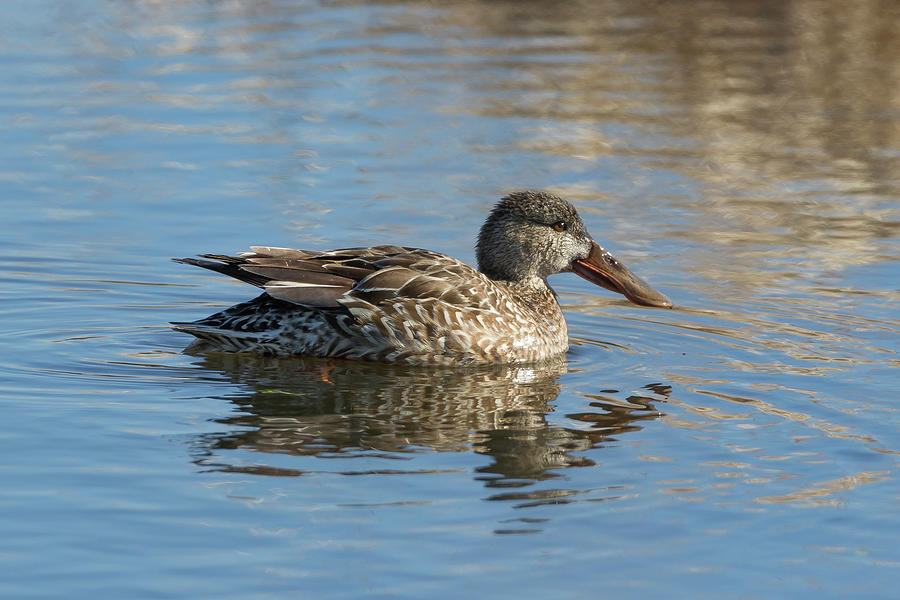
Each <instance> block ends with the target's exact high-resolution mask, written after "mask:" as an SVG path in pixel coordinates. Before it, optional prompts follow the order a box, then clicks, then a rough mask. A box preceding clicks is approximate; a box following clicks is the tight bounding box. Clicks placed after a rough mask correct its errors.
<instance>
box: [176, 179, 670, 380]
mask: <svg viewBox="0 0 900 600" xmlns="http://www.w3.org/2000/svg"><path fill="white" fill-rule="evenodd" d="M252 250H253V252H248V253H244V254H241V255H239V256H225V255H216V254H204V255H201V257H202V258H201V259H194V258H182V259H175V260H177V261H178V262H183V263H187V264H192V265H196V266H200V267H204V268H207V269H211V270H214V271H218V272H220V273H224V274H226V275H229V276H231V277H234V278H236V279H239V280H241V281H245V282H247V283H250V284H252V285H255V286H257V287H260V288H262V289H263V290H264V293H263V294H262V295H261V296H259V297H257V298H256V299H254V300H251V301H250V302H245V303H242V304H238V305H236V306H233V307H231V308H229V309H227V310H225V311H222V312H220V313H217V314H215V315H212V316H210V317H207V318H205V319H201V320H199V321H195V322H192V323H175V324H174V325H175V328H176V329H178V330H180V331H185V332H187V333H191V334H193V335H194V336H196V337H197V338H199V339H198V341H197V342H196V343H195V345H194V349H195V350H224V351H233V352H241V351H247V352H255V353H260V354H275V355H289V354H303V355H312V356H322V357H340V358H351V359H361V360H375V361H384V362H397V363H406V364H451V365H452V364H459V365H464V364H477V363H488V362H506V363H522V362H532V361H537V360H541V359H544V358H547V357H550V356H554V355H557V354H559V353H561V352H564V351H565V350H566V348H567V347H568V337H567V332H566V322H565V319H564V318H563V315H562V311H561V310H560V308H559V304H558V303H557V301H556V297H555V294H554V293H553V290H552V289H551V288H550V287H549V286H548V285H547V283H546V277H547V276H548V275H551V274H553V273H560V272H565V271H573V270H574V271H575V272H576V273H578V274H579V275H581V276H583V277H585V278H586V279H589V280H591V281H593V282H595V283H597V284H599V285H603V286H604V287H608V288H610V289H614V290H616V291H619V292H621V293H623V294H625V295H626V296H627V297H629V298H630V299H631V300H632V301H635V302H637V303H641V304H649V305H654V306H671V303H669V302H668V300H667V299H666V298H665V297H664V296H662V295H661V294H659V293H658V292H655V291H654V290H653V289H652V288H650V287H649V286H647V284H645V283H644V282H642V281H641V280H640V279H638V278H636V277H635V276H634V275H632V274H631V273H630V272H629V271H628V270H627V269H625V268H624V267H623V266H622V265H621V264H620V263H618V262H616V261H615V260H614V259H613V258H612V257H611V256H609V254H608V253H606V252H605V251H604V250H602V249H601V248H599V246H597V245H596V244H595V243H594V242H593V241H592V240H591V239H590V237H589V236H588V234H587V230H586V229H585V227H584V224H583V223H582V221H581V219H580V218H579V217H578V214H577V212H576V211H575V209H574V207H572V205H571V204H569V203H568V202H566V201H565V200H562V199H560V198H557V197H556V196H552V195H550V194H546V193H542V192H519V193H516V194H512V195H510V196H507V197H506V198H504V199H503V200H501V201H500V202H499V203H498V204H497V205H496V206H495V208H494V210H493V211H492V212H491V214H490V216H489V217H488V219H487V221H486V222H485V224H484V226H483V227H482V229H481V233H480V235H479V239H478V261H479V267H480V271H479V270H475V269H473V268H472V267H469V266H468V265H466V264H464V263H462V262H460V261H458V260H456V259H454V258H450V257H449V256H445V255H443V254H439V253H437V252H432V251H430V250H422V249H418V248H406V247H400V246H374V247H369V248H346V249H340V250H331V251H327V252H312V251H306V250H292V249H289V248H270V247H266V246H254V247H253V248H252Z"/></svg>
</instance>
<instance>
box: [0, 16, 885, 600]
mask: <svg viewBox="0 0 900 600" xmlns="http://www.w3.org/2000/svg"><path fill="white" fill-rule="evenodd" d="M0 11H2V16H3V18H2V19H0V39H2V40H3V42H4V44H3V50H2V51H0V60H2V64H3V67H4V68H3V69H2V70H0V120H2V124H3V130H4V132H5V133H4V135H3V137H2V141H0V159H2V161H0V165H2V166H0V194H2V202H0V217H2V220H3V222H4V228H3V231H4V235H2V236H0V277H2V282H3V285H2V287H0V327H2V337H3V340H4V348H5V351H4V352H3V353H2V357H0V362H2V370H0V403H2V406H3V411H4V415H5V419H4V426H3V427H2V429H0V445H2V446H0V453H2V456H3V457H4V458H3V459H2V461H0V482H2V491H0V534H2V535H0V540H2V541H0V565H2V569H3V577H0V595H2V596H4V597H11V598H13V597H15V598H30V597H34V598H38V597H41V598H51V597H59V596H61V595H66V596H71V597H88V596H103V597H123V598H125V597H127V598H151V597H152V598H161V597H172V598H183V597H185V596H195V597H208V596H213V595H215V596H218V597H222V598H247V597H252V598H283V597H288V596H290V597H297V596H301V597H305V596H310V597H328V598H359V597H380V596H383V597H407V598H422V597H436V598H444V597H446V598H451V597H452V598H456V597H458V596H459V595H460V594H463V593H469V594H473V593H474V594H478V595H479V596H484V597H532V596H552V597H558V598H594V597H597V596H598V595H600V594H604V595H606V594H614V595H616V596H619V597H633V598H647V597H670V596H671V595H672V593H673V592H672V591H673V590H685V591H689V593H690V595H691V596H692V597H697V598H733V597H748V598H771V597H816V598H821V597H847V596H851V595H852V596H855V597H866V598H890V597H893V596H894V595H895V590H894V588H895V582H896V581H897V578H898V576H900V551H898V549H897V543H896V540H897V538H898V536H900V517H898V514H900V510H898V509H900V494H898V491H897V490H898V487H897V476H898V456H900V443H898V439H900V438H898V433H897V432H898V427H900V417H898V406H897V398H898V391H900V386H898V377H897V373H898V370H897V368H898V366H900V361H898V344H897V340H898V333H900V318H898V312H897V306H898V300H900V289H898V285H897V282H898V281H900V267H898V258H900V246H898V237H900V202H898V200H897V198H898V197H900V180H898V175H897V174H898V172H900V170H898V160H900V93H898V90H900V69H898V66H897V65H900V12H898V5H897V4H896V3H894V2H890V1H887V0H885V1H875V0H872V1H865V2H854V3H844V2H827V1H802V0H798V1H794V2H737V3H735V2H724V1H716V0H708V1H703V2H686V1H678V2H651V1H646V2H644V1H640V2H629V3H616V2H570V3H562V4H560V3H556V2H524V3H522V2H502V1H501V2H491V3H481V2H470V1H464V0H460V1H455V2H445V3H429V2H414V1H409V2H383V3H366V2H357V1H347V2H343V1H342V2H318V3H317V2H296V3H295V2H277V1H269V2H225V3H208V2H193V1H188V2H179V3H159V2H117V3H108V2H86V3H85V2H79V3H75V2H39V3H25V2H11V3H6V4H4V6H3V8H0ZM529 187H531V188H541V189H549V190H552V191H554V192H557V193H560V194H562V195H565V196H566V197H568V198H570V199H572V200H573V201H574V202H575V203H576V204H577V205H578V207H579V209H580V211H581V213H582V216H583V217H584V219H585V221H586V223H587V225H588V227H589V229H590V230H591V231H592V233H593V234H594V236H595V237H597V238H598V240H600V241H601V242H602V243H603V244H604V245H605V246H606V247H608V248H610V249H611V250H613V252H614V253H615V254H616V255H617V256H618V257H619V258H620V259H622V260H623V261H624V262H626V263H627V264H628V265H629V266H630V267H632V268H633V270H635V271H636V272H638V273H640V274H641V276H643V277H644V278H646V279H647V280H649V281H650V282H652V283H653V284H654V285H655V286H656V287H658V288H659V289H660V290H662V291H664V292H665V293H666V294H667V295H669V296H670V297H671V298H672V299H673V301H674V302H675V303H676V305H677V307H676V309H674V310H672V311H661V310H651V309H643V308H639V307H635V306H632V305H630V304H628V303H627V302H626V301H625V300H624V299H621V298H618V297H616V296H614V295H612V294H608V293H606V292H605V291H603V290H600V289H598V288H595V287H593V286H591V285H590V284H588V283H587V282H585V281H583V280H580V279H578V278H576V277H572V276H570V275H569V276H566V275H559V276H555V277H554V278H552V280H551V282H552V284H553V285H554V286H555V288H556V290H557V291H558V292H559V294H560V300H561V302H562V304H563V306H564V308H565V311H566V313H567V316H568V321H569V326H570V335H571V351H570V352H569V354H568V355H567V356H566V357H565V360H563V361H560V362H559V363H558V364H553V365H545V366H541V367H540V368H529V367H516V368H512V367H505V366H500V367H497V368H484V369H468V370H446V369H443V370H442V369H410V368H398V367H391V366H385V365H375V364H365V363H353V362H346V361H343V362H336V363H335V362H328V361H317V360H312V359H304V358H293V359H260V358H255V357H251V356H243V355H221V354H210V355H190V354H184V353H183V352H182V350H183V348H184V347H185V346H186V345H187V343H188V342H189V340H188V339H187V336H185V335H183V334H179V333H177V332H174V331H172V330H170V329H169V328H168V325H167V323H168V322H169V321H173V320H174V321H183V320H190V319H193V318H199V317H202V316H205V315H207V314H209V313H211V312H213V311H215V310H217V309H219V308H221V307H224V306H228V305H230V304H233V303H235V302H238V301H242V300H246V299H249V298H250V297H252V295H253V290H252V289H250V288H248V287H247V286H244V285H242V284H239V283H236V282H232V281H227V280H225V278H221V277H218V276H216V275H214V274H210V273H206V272H201V271H200V270H198V269H191V268H189V267H186V266H184V265H178V264H175V263H171V262H169V261H168V258H169V257H172V256H190V255H193V254H196V253H199V252H238V251H242V250H244V249H245V248H246V247H247V246H249V245H251V244H267V245H276V246H294V247H305V248H328V247H341V246H350V245H363V244H371V243H381V242H385V241H388V242H396V243H402V244H405V245H412V246H423V247H428V248H432V249H435V250H439V251H443V252H446V253H448V254H451V255H453V256H457V257H459V258H461V259H464V260H467V261H471V260H472V259H473V250H472V246H473V242H474V236H475V232H476V231H477V228H478V226H479V225H480V223H481V221H482V219H483V218H484V216H485V214H486V213H487V211H488V210H489V208H490V206H491V204H492V202H494V201H495V200H496V198H498V197H500V196H502V195H503V194H505V193H507V192H508V191H510V190H513V189H520V188H529Z"/></svg>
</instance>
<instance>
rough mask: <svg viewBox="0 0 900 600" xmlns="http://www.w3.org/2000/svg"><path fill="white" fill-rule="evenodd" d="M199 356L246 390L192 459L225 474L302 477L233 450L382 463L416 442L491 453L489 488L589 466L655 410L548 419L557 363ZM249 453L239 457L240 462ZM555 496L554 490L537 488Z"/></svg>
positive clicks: (608, 410)
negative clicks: (594, 451) (595, 453)
mask: <svg viewBox="0 0 900 600" xmlns="http://www.w3.org/2000/svg"><path fill="white" fill-rule="evenodd" d="M200 358H201V362H200V363H199V366H200V367H202V368H203V369H205V370H208V371H211V372H214V373H217V374H221V375H224V376H225V377H227V378H228V379H229V380H230V381H232V382H233V383H236V384H240V385H241V386H242V387H243V388H245V390H246V391H245V392H242V393H239V394H236V395H234V396H229V397H228V400H230V401H231V402H233V403H234V405H235V406H236V408H237V409H238V413H237V414H236V415H235V416H230V417H227V418H224V419H221V420H220V421H219V422H220V423H222V424H223V425H226V426H228V431H226V432H224V433H217V434H211V435H207V436H204V437H203V439H202V440H201V443H200V444H198V447H197V448H198V452H199V454H200V455H199V456H198V457H197V462H198V464H202V465H205V466H212V467H214V468H218V469H223V470H228V471H240V472H247V473H256V474H261V475H300V474H302V470H301V469H290V468H287V469H285V468H281V467H275V466H270V465H266V464H264V463H265V462H266V459H265V458H264V457H263V456H260V457H259V458H258V459H253V460H252V461H251V462H249V463H244V462H237V461H236V462H234V463H229V462H228V461H229V458H231V457H233V456H234V455H231V454H229V453H228V452H226V451H227V450H235V449H241V450H245V451H252V452H258V453H262V454H288V455H296V456H317V457H320V458H338V457H342V456H343V457H346V456H362V455H365V456H372V455H376V456H381V457H383V458H385V459H402V458H404V455H405V454H408V453H411V452H420V451H422V450H423V449H427V450H432V451H438V452H453V451H474V452H476V453H479V454H484V455H487V456H490V457H491V459H492V461H493V462H492V463H491V464H489V465H486V466H483V467H480V468H478V469H477V471H478V473H479V475H477V478H478V479H480V480H482V481H484V482H486V484H487V485H489V486H494V487H519V486H522V485H527V484H528V483H529V482H533V481H536V480H542V479H546V478H549V477H554V476H556V474H555V473H554V471H555V470H557V469H561V468H565V467H573V466H589V465H592V464H593V462H592V461H591V460H590V459H588V458H586V457H584V456H581V455H579V454H576V453H578V452H582V451H585V450H589V449H591V448H593V447H594V446H596V445H597V444H599V443H600V442H602V441H603V440H604V439H607V438H608V437H609V436H612V435H618V434H622V433H626V432H628V431H634V430H637V429H640V427H639V426H638V425H636V424H635V423H637V422H638V421H640V420H643V419H653V418H656V416H657V415H658V413H657V411H656V410H655V408H653V406H652V404H651V403H650V402H651V400H653V399H652V398H649V397H648V398H645V397H639V396H631V397H629V398H628V399H627V401H626V402H625V403H622V402H621V401H615V400H614V399H610V400H612V401H611V402H610V401H605V400H604V399H603V397H598V399H596V400H594V401H593V402H591V403H590V406H591V407H593V408H594V409H595V410H590V411H584V412H580V413H577V414H572V415H567V417H569V418H570V419H573V420H576V421H581V422H585V423H587V424H588V425H589V426H587V427H585V428H583V429H569V428H564V427H561V426H554V425H551V424H549V423H548V420H547V414H548V413H549V412H550V411H551V410H553V408H552V403H553V402H554V400H556V397H557V395H558V394H559V392H560V386H559V383H558V381H557V379H558V378H559V376H560V375H561V374H562V373H564V372H565V370H566V368H567V364H566V361H565V360H564V359H560V360H558V361H556V362H555V363H550V364H545V365H541V366H540V367H539V368H538V367H510V366H498V367H489V368H477V369H465V370H453V369H441V368H416V369H410V368H406V367H397V366H392V365H383V364H377V363H364V362H354V361H327V360H320V359H312V358H302V357H297V358H280V359H279V358H263V357H256V356H251V355H244V354H222V353H211V354H208V355H205V356H203V357H200ZM246 459H247V455H246V454H242V455H241V458H240V460H241V461H243V460H246ZM303 464H304V465H308V464H309V463H303ZM332 464H333V465H334V466H335V467H339V465H340V464H341V463H340V462H337V463H332ZM323 465H324V463H321V464H319V465H317V468H318V469H321V468H323ZM381 467H382V468H381V469H380V470H378V471H377V472H379V473H388V472H407V471H405V470H404V469H403V463H402V462H395V461H389V462H385V463H383V464H382V465H381ZM373 472H374V471H373ZM554 493H559V492H558V491H553V490H543V491H541V492H539V495H540V496H541V497H543V495H546V494H551V495H552V494H554ZM526 496H528V494H526ZM517 497H518V496H517ZM528 497H529V498H531V499H532V500H534V499H535V497H533V496H528Z"/></svg>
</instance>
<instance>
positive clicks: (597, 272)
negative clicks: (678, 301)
mask: <svg viewBox="0 0 900 600" xmlns="http://www.w3.org/2000/svg"><path fill="white" fill-rule="evenodd" d="M572 270H573V271H575V273H576V274H578V275H580V276H581V277H584V278H585V279H587V280H588V281H590V282H591V283H594V284H597V285H599V286H602V287H605V288H606V289H608V290H611V291H613V292H618V293H620V294H622V295H623V296H625V297H626V298H628V299H629V300H631V301H632V302H634V303H635V304H640V305H643V306H656V307H658V308H672V301H671V300H669V299H668V298H666V297H665V296H664V295H663V294H660V293H659V292H657V291H656V290H654V289H653V288H652V287H650V284H648V283H647V282H646V281H644V280H643V279H641V278H640V277H638V276H637V275H635V274H634V273H632V272H631V271H629V270H628V268H627V267H626V266H625V265H623V264H622V263H620V262H619V261H617V260H616V259H615V258H613V257H612V255H611V254H610V253H609V252H607V251H606V250H604V249H603V248H601V247H600V246H598V245H597V242H593V243H592V246H591V253H590V254H589V255H588V257H587V258H585V259H583V260H576V261H575V262H573V263H572Z"/></svg>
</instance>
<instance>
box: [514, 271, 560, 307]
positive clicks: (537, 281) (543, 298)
mask: <svg viewBox="0 0 900 600" xmlns="http://www.w3.org/2000/svg"><path fill="white" fill-rule="evenodd" d="M504 283H505V284H506V285H507V287H508V288H509V290H510V292H512V293H513V295H514V297H515V298H516V300H518V301H520V302H521V303H522V304H525V305H527V306H529V307H531V308H534V309H535V310H537V311H543V310H550V311H553V312H555V311H558V310H559V302H558V301H557V299H556V292H555V291H553V288H552V287H550V286H549V285H548V284H547V281H546V280H544V279H543V278H541V277H530V278H526V279H521V280H518V281H505V282H504Z"/></svg>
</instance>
